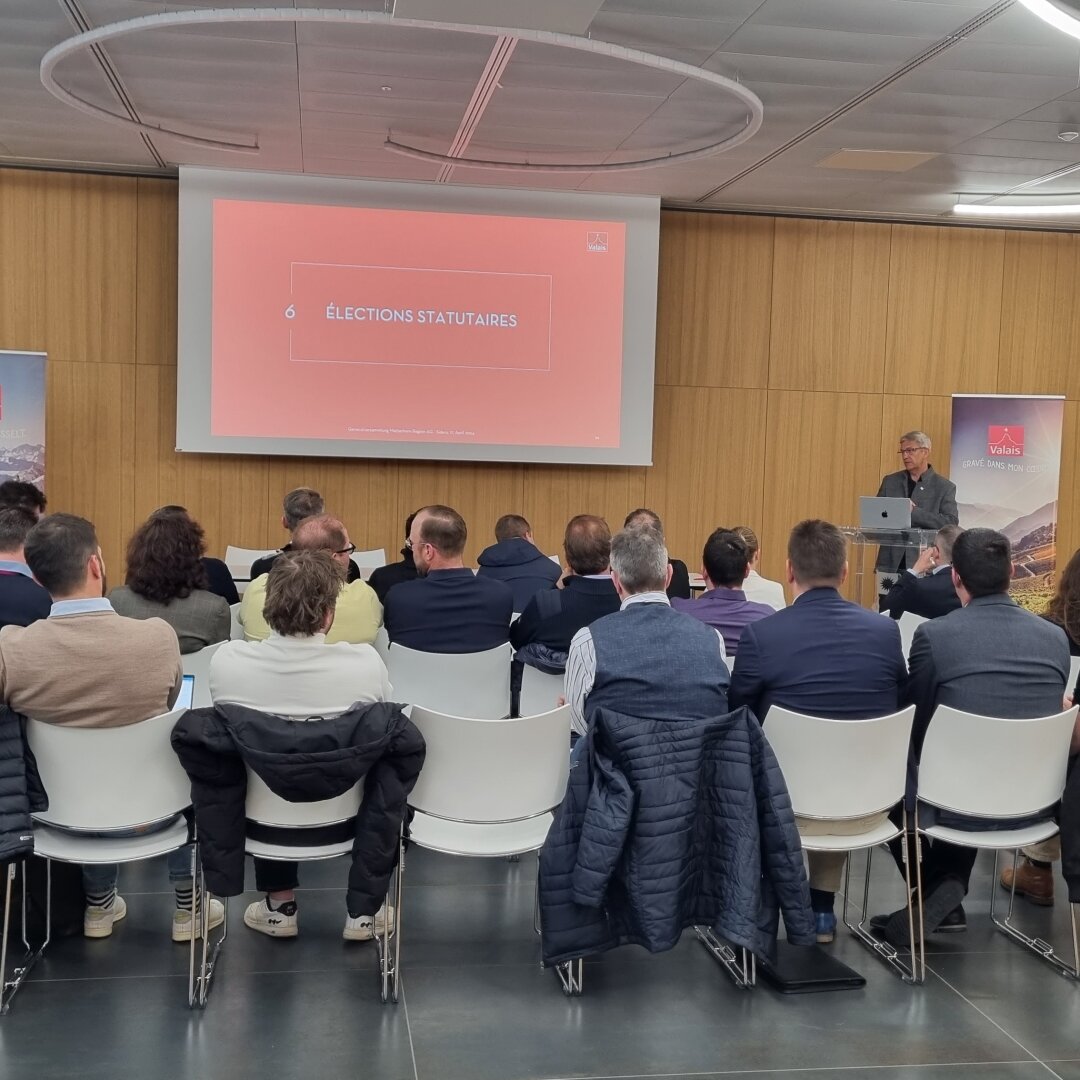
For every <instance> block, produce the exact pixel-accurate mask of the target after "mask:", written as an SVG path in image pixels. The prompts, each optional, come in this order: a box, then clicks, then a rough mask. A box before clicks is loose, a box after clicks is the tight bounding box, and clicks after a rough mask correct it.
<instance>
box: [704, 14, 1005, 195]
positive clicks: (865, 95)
mask: <svg viewBox="0 0 1080 1080" xmlns="http://www.w3.org/2000/svg"><path fill="white" fill-rule="evenodd" d="M1012 6H1013V0H1000V3H997V4H995V5H994V6H993V7H992V8H988V9H987V10H986V11H984V12H982V13H981V14H979V15H976V16H975V18H973V19H970V20H968V22H966V23H964V25H963V26H961V27H960V29H959V30H955V31H954V32H953V33H951V34H949V35H948V37H944V38H942V39H941V40H940V41H937V42H935V43H934V44H933V45H931V46H930V47H929V48H928V49H926V50H925V51H924V52H922V53H920V54H919V55H918V56H916V57H915V58H914V59H912V60H909V61H908V62H907V63H906V64H904V66H903V67H902V68H899V69H898V70H896V71H894V72H893V73H892V74H891V75H886V76H885V78H884V79H882V80H881V81H880V82H878V83H875V84H874V85H873V86H871V87H870V88H869V89H867V90H864V91H863V92H862V93H861V94H859V95H857V96H856V97H853V98H852V99H851V100H850V101H847V102H845V103H844V104H843V105H841V106H840V107H839V108H838V109H836V111H835V112H831V113H829V115H828V116H826V117H823V118H822V119H821V120H818V121H817V122H816V123H814V124H811V125H810V127H808V128H807V129H806V130H805V131H801V132H799V134H798V135H796V136H794V137H793V138H791V139H788V141H787V142H786V143H784V145H783V146H778V147H777V148H776V149H775V150H773V151H772V152H771V153H769V154H766V155H765V156H764V157H763V158H761V159H760V160H758V161H755V162H754V163H753V165H748V166H747V167H746V168H745V169H742V170H741V171H740V172H737V173H735V175H734V176H729V177H728V178H727V179H726V180H725V181H724V182H723V183H722V184H718V185H717V186H716V187H714V188H713V189H712V190H711V191H707V192H705V194H704V195H702V196H701V197H700V198H699V199H698V200H697V201H698V202H699V203H703V202H708V201H709V200H710V199H712V198H714V197H715V196H717V195H719V194H720V192H721V191H723V190H724V189H725V188H729V187H731V185H732V184H737V183H738V182H739V181H740V180H742V179H744V178H745V177H747V176H749V175H750V174H751V173H753V172H756V171H757V170H758V169H760V168H762V167H764V166H765V165H768V164H769V163H770V162H771V161H775V160H776V159H777V158H778V157H780V155H781V154H786V153H787V152H788V151H789V150H791V149H792V148H794V147H796V146H798V145H799V143H801V142H803V141H805V140H806V139H808V138H810V136H811V135H816V134H817V133H818V132H819V131H821V129H822V128H824V127H827V126H828V125H829V124H831V123H833V122H834V121H835V120H839V119H840V117H842V116H846V115H847V114H848V113H849V112H851V111H852V109H857V108H858V107H859V106H860V105H862V104H864V103H865V102H867V101H869V100H870V98H872V97H874V95H875V94H879V93H881V91H882V90H885V89H887V88H888V87H890V86H892V84H893V83H895V82H896V81H897V80H898V79H902V78H903V77H904V76H905V75H908V74H910V73H911V72H912V71H914V70H915V69H916V68H918V67H921V66H922V65H923V64H925V63H926V62H927V61H928V60H933V59H934V58H935V57H936V56H939V55H940V54H941V53H943V52H944V51H945V50H946V49H951V48H952V47H953V46H954V45H958V44H959V43H960V42H961V41H963V40H964V38H966V37H968V36H970V35H971V34H973V33H974V32H975V31H976V30H980V29H982V27H984V26H985V25H986V24H987V23H988V22H990V21H991V20H992V19H996V18H997V17H998V16H999V15H1001V14H1003V13H1004V12H1006V11H1008V10H1009V8H1011V7H1012Z"/></svg>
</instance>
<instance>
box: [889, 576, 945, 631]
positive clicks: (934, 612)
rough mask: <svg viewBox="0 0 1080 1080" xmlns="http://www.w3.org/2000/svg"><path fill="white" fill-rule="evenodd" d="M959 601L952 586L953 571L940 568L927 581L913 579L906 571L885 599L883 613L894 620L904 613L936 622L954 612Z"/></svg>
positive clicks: (897, 579)
mask: <svg viewBox="0 0 1080 1080" xmlns="http://www.w3.org/2000/svg"><path fill="white" fill-rule="evenodd" d="M959 607H960V597H959V596H957V595H956V589H954V588H953V583H952V567H950V566H942V567H939V568H938V569H937V570H935V571H934V573H932V574H927V575H926V577H916V576H915V575H914V574H909V573H908V572H907V571H906V570H901V571H900V573H899V574H897V575H896V584H895V585H894V586H893V587H892V588H891V589H890V590H889V592H888V595H887V596H886V597H885V607H884V610H885V611H887V612H888V613H889V614H890V615H891V616H892V617H893V618H894V619H899V618H900V616H901V615H903V614H904V612H905V611H910V612H911V614H912V615H921V616H922V617H923V618H924V619H937V618H939V617H940V616H942V615H948V614H949V612H950V611H956V610H957V609H958V608H959Z"/></svg>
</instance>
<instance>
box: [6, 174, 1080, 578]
mask: <svg viewBox="0 0 1080 1080" xmlns="http://www.w3.org/2000/svg"><path fill="white" fill-rule="evenodd" d="M661 253H662V254H661V258H662V266H661V281H660V298H659V312H658V318H659V323H658V326H659V333H658V367H657V384H658V385H657V391H656V419H655V455H654V456H655V460H656V464H655V465H654V466H652V467H651V468H632V469H626V468H600V467H594V468H577V467H573V466H565V467H564V466H526V465H505V466H502V465H472V464H468V463H460V464H459V463H429V462H379V461H365V460H341V459H326V458H277V459H270V458H263V457H234V456H231V455H221V456H217V455H199V454H184V455H178V454H176V453H174V451H173V446H174V431H175V419H174V418H175V409H176V369H175V332H176V330H175V319H176V278H175V259H176V184H175V183H173V182H169V181H156V180H149V179H138V180H134V179H116V178H108V177H93V176H69V175H62V174H52V173H31V172H15V171H11V170H7V171H4V170H0V266H2V267H3V269H2V270H0V274H2V275H3V277H2V279H0V280H2V287H0V348H9V349H10V348H13V349H35V348H47V349H48V350H49V354H50V367H49V386H48V442H49V445H48V478H49V501H50V506H51V507H52V508H54V509H56V510H71V511H74V512H76V513H82V514H85V515H88V516H89V517H91V518H92V519H93V520H94V521H95V522H96V523H97V525H98V527H99V532H100V534H101V538H102V544H103V547H104V549H105V554H106V561H107V563H108V565H109V567H110V571H111V573H112V576H113V578H114V579H116V578H117V576H118V575H120V574H122V562H121V557H122V552H123V547H124V544H125V542H126V539H127V536H128V535H129V534H130V531H131V529H132V528H133V527H134V525H135V524H136V523H137V522H138V521H140V520H142V518H143V517H145V515H146V514H147V513H149V511H151V510H153V509H154V508H155V507H157V506H160V505H162V504H164V503H167V502H179V503H183V504H184V505H186V506H188V507H189V508H190V509H191V511H192V513H194V514H195V515H196V516H197V517H198V518H199V519H200V520H201V521H202V523H203V525H204V527H205V528H206V532H207V538H208V541H209V544H210V548H211V551H212V552H213V553H216V554H220V553H222V552H223V550H224V547H225V545H226V544H227V543H237V544H242V545H244V546H250V547H256V546H264V545H265V546H272V545H273V544H276V543H278V542H280V540H281V539H282V533H281V530H280V526H279V524H278V517H279V514H280V510H279V507H280V500H281V496H282V494H283V493H284V492H285V491H286V490H287V489H288V488H290V487H294V486H296V485H298V484H301V483H310V484H313V485H314V486H316V487H318V488H319V489H320V490H322V492H323V494H324V495H325V496H326V498H327V502H328V505H329V506H330V508H331V509H332V510H334V511H335V512H337V513H339V514H340V515H341V516H342V518H343V519H344V520H345V522H346V524H347V525H348V527H349V529H350V534H351V536H352V539H353V540H354V542H355V543H357V544H358V545H361V546H363V547H385V548H386V549H387V552H388V554H390V553H392V552H396V551H397V549H398V548H399V547H400V544H401V528H402V524H403V521H404V518H405V516H406V515H407V514H408V513H409V511H411V510H413V509H415V508H416V507H417V506H420V505H422V504H423V503H426V502H432V501H444V502H449V503H450V504H451V505H454V506H456V507H457V508H458V509H459V510H461V512H462V513H463V514H464V515H465V518H466V520H467V521H468V523H469V525H470V528H471V530H472V536H471V539H470V544H469V549H468V552H467V555H468V556H469V557H474V556H475V554H476V553H477V552H478V551H479V550H480V549H482V548H483V547H485V546H487V545H488V544H489V543H490V542H491V540H492V529H493V526H494V522H495V519H496V518H497V517H498V516H499V515H500V514H503V513H507V512H519V513H524V514H525V515H526V516H527V517H528V518H529V519H530V520H531V521H532V523H533V526H534V530H535V532H536V537H537V541H538V542H539V544H540V546H541V547H542V548H543V549H544V550H545V551H547V552H549V553H557V552H559V549H560V544H561V539H562V532H563V528H564V526H565V523H566V521H567V519H568V518H569V517H571V516H572V515H573V514H574V513H578V512H594V513H600V514H603V515H604V516H605V517H606V518H607V519H608V521H609V522H610V523H611V524H612V525H613V526H616V527H617V526H618V525H619V524H620V523H621V521H622V518H623V516H624V515H625V513H626V511H627V510H628V509H631V508H633V507H634V506H639V505H651V506H653V507H654V508H655V509H656V510H657V512H658V513H660V514H661V515H662V516H663V517H664V519H665V522H666V524H667V530H668V538H669V543H670V545H671V548H672V551H673V553H674V554H675V555H676V556H678V557H681V558H684V559H686V560H687V561H688V562H689V563H691V565H695V564H696V562H697V558H698V552H699V551H700V547H701V544H702V542H703V540H704V539H705V537H706V536H707V534H708V532H709V530H711V529H712V528H713V527H714V526H715V525H716V524H719V523H725V522H726V523H733V522H735V521H737V520H741V521H744V522H746V523H747V524H750V525H752V526H754V527H755V528H756V529H757V530H758V532H759V534H760V535H761V539H762V551H763V559H764V570H765V572H766V573H768V574H770V575H771V576H774V577H779V576H781V574H782V568H783V562H784V548H785V544H786V538H787V533H788V530H789V529H790V528H791V525H792V524H794V523H795V522H796V521H798V520H799V519H801V518H803V517H807V516H823V517H827V518H830V519H832V520H835V521H852V520H854V517H855V514H856V508H857V502H858V496H859V495H861V494H866V493H872V492H873V491H875V490H876V488H877V483H878V481H879V479H880V477H881V475H882V473H884V472H887V471H892V470H895V469H897V468H899V465H898V463H897V458H896V457H895V454H894V451H895V448H896V440H897V437H898V436H899V435H900V434H901V433H902V432H903V431H905V430H907V429H909V428H912V427H922V428H924V429H925V430H927V431H928V432H929V433H930V434H931V436H932V437H933V438H934V443H935V450H934V455H933V457H934V461H935V464H936V465H938V466H939V467H940V468H942V470H943V471H944V470H945V469H947V466H948V453H949V420H950V409H951V405H950V400H949V394H950V393H951V392H953V390H954V389H956V388H957V386H961V387H963V388H964V389H965V390H967V391H970V392H982V393H992V392H995V391H996V392H1007V393H1062V392H1064V393H1066V394H1067V395H1068V397H1069V398H1070V400H1069V402H1068V403H1067V407H1066V423H1065V449H1064V461H1063V474H1062V507H1061V531H1060V538H1061V550H1062V552H1063V553H1064V554H1068V553H1069V552H1070V551H1071V550H1072V549H1073V547H1075V546H1076V545H1077V544H1080V506H1078V505H1076V504H1075V503H1074V502H1073V500H1072V491H1073V488H1074V485H1075V482H1076V479H1077V477H1078V476H1080V442H1078V434H1077V424H1078V422H1080V305H1078V304H1077V303H1076V297H1077V296H1078V295H1080V236H1077V235H1068V234H1040V233H1016V232H1007V231H989V230H985V231H983V230H973V229H959V228H957V229H945V228H939V227H934V228H927V227H923V226H909V225H896V226H890V225H882V224H877V223H852V222H829V221H796V220H780V219H777V220H773V219H769V218H764V217H742V216H738V215H699V214H689V213H686V214H683V213H665V214H664V215H663V219H662V226H661ZM999 267H1000V275H1001V278H1000V280H1001V286H1000V289H998V292H999V293H1000V295H1001V304H1000V314H999V315H998V321H999V324H1000V333H999V334H998V336H997V338H996V339H995V335H994V331H993V326H994V321H995V310H994V307H995V299H994V297H995V289H996V288H997V286H996V285H995V283H996V282H997V280H998V278H997V275H998V273H999ZM995 349H996V350H997V352H996V353H995ZM995 356H997V360H996V361H995V359H994V357H995ZM86 361H91V363H87V362H86ZM725 387H728V388H729V389H725ZM767 388H768V389H767ZM553 407H555V405H554V404H553Z"/></svg>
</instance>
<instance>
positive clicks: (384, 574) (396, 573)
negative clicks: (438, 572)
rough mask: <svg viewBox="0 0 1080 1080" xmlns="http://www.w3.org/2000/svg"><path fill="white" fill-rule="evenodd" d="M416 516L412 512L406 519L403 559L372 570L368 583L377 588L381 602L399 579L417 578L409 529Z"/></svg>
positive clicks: (382, 602) (411, 579) (412, 579)
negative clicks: (410, 545)
mask: <svg viewBox="0 0 1080 1080" xmlns="http://www.w3.org/2000/svg"><path fill="white" fill-rule="evenodd" d="M415 517H416V514H415V513H412V514H410V515H409V516H408V517H407V518H406V519H405V546H404V547H403V548H402V549H401V561H400V562H395V563H388V564H387V565H386V566H380V567H379V568H378V569H376V570H372V571H371V577H369V578H368V584H369V585H370V586H371V587H372V588H373V589H374V590H375V595H376V596H377V597H378V598H379V602H380V603H381V604H385V603H386V594H387V593H388V592H389V591H390V590H391V589H392V588H393V587H394V586H395V585H396V584H397V583H398V582H399V581H415V580H416V563H415V562H414V561H413V553H412V548H411V547H409V531H410V530H411V529H412V523H413V518H415Z"/></svg>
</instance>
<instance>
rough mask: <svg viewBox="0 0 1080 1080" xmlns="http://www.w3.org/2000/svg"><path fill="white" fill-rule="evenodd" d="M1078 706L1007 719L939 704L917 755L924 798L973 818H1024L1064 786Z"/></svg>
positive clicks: (1052, 799) (1058, 794) (1049, 801)
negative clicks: (1035, 716)
mask: <svg viewBox="0 0 1080 1080" xmlns="http://www.w3.org/2000/svg"><path fill="white" fill-rule="evenodd" d="M1076 711H1077V707H1076V706H1075V705H1074V706H1073V707H1072V708H1071V709H1068V710H1066V711H1065V712H1061V713H1057V714H1055V715H1054V716H1042V717H1038V718H1037V719H1034V720H1005V719H1001V718H998V717H990V716H976V715H974V714H973V713H967V712H961V711H960V710H959V709H951V708H949V707H948V706H947V705H939V706H938V707H937V709H935V710H934V715H933V717H931V719H930V726H929V727H928V728H927V730H926V738H925V739H924V740H923V747H922V756H921V757H920V760H919V789H918V790H919V798H920V799H921V800H922V801H923V802H927V803H930V804H931V805H933V806H939V807H941V808H943V809H947V810H954V811H957V812H958V813H961V814H971V815H972V816H974V817H986V818H994V817H1023V816H1024V815H1026V814H1036V813H1038V812H1039V811H1040V810H1045V809H1046V808H1047V807H1048V806H1052V805H1053V804H1054V803H1056V802H1057V801H1058V799H1060V798H1061V793H1062V791H1064V790H1065V769H1066V766H1067V765H1068V759H1069V741H1070V739H1071V738H1072V731H1073V726H1074V725H1075V723H1076Z"/></svg>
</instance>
